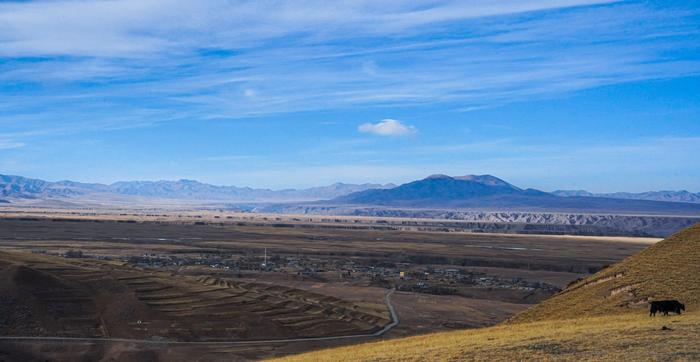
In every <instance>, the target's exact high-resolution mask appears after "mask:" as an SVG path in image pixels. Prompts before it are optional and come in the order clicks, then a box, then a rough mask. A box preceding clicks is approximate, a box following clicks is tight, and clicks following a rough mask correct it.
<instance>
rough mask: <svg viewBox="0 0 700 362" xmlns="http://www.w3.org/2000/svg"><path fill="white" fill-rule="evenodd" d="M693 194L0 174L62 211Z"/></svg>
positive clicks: (572, 207) (607, 199)
mask: <svg viewBox="0 0 700 362" xmlns="http://www.w3.org/2000/svg"><path fill="white" fill-rule="evenodd" d="M697 197H698V195H696V194H692V193H689V192H686V191H679V192H671V191H659V192H648V193H643V194H630V193H615V194H597V195H596V194H590V193H586V192H585V191H556V192H554V193H547V192H543V191H540V190H535V189H522V188H519V187H517V186H514V185H512V184H510V183H508V182H506V181H504V180H502V179H500V178H498V177H494V176H491V175H467V176H457V177H451V176H447V175H432V176H429V177H427V178H425V179H422V180H417V181H413V182H409V183H406V184H403V185H400V186H396V185H393V184H386V185H380V184H369V183H368V184H345V183H335V184H332V185H329V186H322V187H313V188H308V189H301V190H296V189H285V190H270V189H255V188H250V187H236V186H216V185H210V184H206V183H202V182H198V181H193V180H178V181H122V182H115V183H113V184H110V185H105V184H96V183H81V182H74V181H58V182H49V181H44V180H38V179H31V178H25V177H21V176H6V175H0V200H3V201H5V202H4V203H7V201H10V202H12V203H17V202H19V203H27V202H30V203H34V201H33V200H37V201H41V202H42V205H49V206H56V205H58V206H60V205H64V206H65V207H70V206H71V205H86V204H92V203H99V204H109V203H113V202H118V203H123V204H124V203H125V204H139V203H140V204H150V203H151V202H152V200H156V199H158V200H175V201H178V202H179V201H183V202H185V201H186V202H188V203H195V204H196V203H219V204H221V203H224V204H229V203H230V204H236V205H239V206H240V205H243V204H245V203H286V204H288V205H293V203H296V204H295V205H312V207H315V208H318V207H324V206H323V205H330V206H331V207H337V206H338V205H345V206H352V205H357V206H359V207H366V206H368V205H371V206H381V207H390V208H404V209H411V208H413V209H415V208H423V209H426V208H431V209H482V210H496V211H498V210H504V211H505V210H507V211H524V212H525V211H527V212H530V211H532V212H539V211H564V212H574V211H576V212H596V213H602V212H616V213H645V214H674V215H675V214H678V215H700V203H698V202H697V200H698V199H697ZM641 198H645V199H641ZM681 201H682V202H681ZM0 202H2V201H0ZM304 203H306V204H304Z"/></svg>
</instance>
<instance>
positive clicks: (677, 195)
mask: <svg viewBox="0 0 700 362" xmlns="http://www.w3.org/2000/svg"><path fill="white" fill-rule="evenodd" d="M552 194H553V195H556V196H563V197H571V196H588V197H605V198H610V199H625V200H648V201H670V202H691V203H700V193H696V194H694V193H692V192H689V191H686V190H682V191H647V192H640V193H632V192H613V193H603V194H594V193H591V192H588V191H585V190H556V191H552Z"/></svg>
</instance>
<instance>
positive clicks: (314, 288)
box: [0, 210, 656, 360]
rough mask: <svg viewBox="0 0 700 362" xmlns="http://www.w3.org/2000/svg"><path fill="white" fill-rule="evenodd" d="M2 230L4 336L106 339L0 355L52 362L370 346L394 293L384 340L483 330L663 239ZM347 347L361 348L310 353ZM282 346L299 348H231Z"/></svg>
mask: <svg viewBox="0 0 700 362" xmlns="http://www.w3.org/2000/svg"><path fill="white" fill-rule="evenodd" d="M394 222H396V220H394ZM0 230H2V233H1V234H0V264H1V267H2V269H3V271H2V275H3V280H2V284H1V286H2V289H3V290H2V292H3V294H4V295H5V296H6V297H4V300H3V303H2V304H0V306H2V309H3V315H4V319H3V321H2V323H3V330H4V331H5V332H4V333H3V334H4V335H5V336H17V337H70V338H73V337H79V338H82V337H87V338H107V339H108V340H103V341H100V342H98V341H96V340H92V341H86V340H80V341H77V340H76V341H73V342H71V341H69V340H60V341H49V340H31V339H28V340H5V341H3V342H2V343H3V348H2V349H3V350H4V351H7V352H6V353H8V356H11V357H17V356H25V355H28V356H34V357H37V358H49V359H58V360H60V359H62V358H65V357H66V356H67V354H66V353H67V351H73V352H77V351H80V353H84V354H85V356H87V357H88V358H90V359H100V358H116V359H120V358H129V359H135V360H139V359H143V360H148V359H152V357H153V358H155V357H158V358H166V359H173V358H175V357H174V356H175V355H174V354H171V353H173V351H176V350H177V351H179V352H178V353H179V354H178V356H180V357H177V358H181V359H182V360H186V359H187V358H192V357H193V356H196V357H197V358H198V359H200V360H219V359H227V360H230V359H235V358H239V359H257V358H263V357H272V356H279V355H285V354H288V353H298V352H303V351H308V350H314V349H318V348H325V347H330V346H340V345H347V344H350V343H357V342H362V341H368V340H372V339H375V338H378V337H369V336H365V335H367V334H372V333H376V332H377V331H379V330H381V329H382V328H383V327H384V326H387V325H388V324H389V323H390V319H391V318H390V313H389V311H388V309H387V304H386V300H385V297H386V295H387V293H388V292H389V291H390V290H392V289H395V290H396V291H395V292H394V293H393V294H392V295H391V303H392V305H393V307H394V308H395V310H396V312H397V314H398V317H399V319H400V323H399V324H398V325H397V326H395V327H394V328H392V329H391V330H389V331H388V332H386V333H385V334H383V335H382V336H381V338H395V337H403V336H412V335H416V334H424V333H433V332H439V331H448V330H454V329H464V328H475V327H484V326H490V325H494V324H496V323H499V322H501V321H503V320H505V319H506V318H508V317H510V316H512V315H514V314H516V313H518V312H521V311H523V310H525V309H527V308H528V307H530V306H531V305H533V304H535V303H538V302H540V301H542V300H544V299H546V298H548V297H550V296H551V295H553V294H555V293H557V292H558V291H559V290H560V289H562V288H564V287H566V285H568V284H569V283H570V282H572V281H575V280H577V279H579V278H582V277H585V276H586V275H588V274H590V273H594V272H596V271H598V270H601V269H603V268H605V267H606V266H608V265H610V264H613V263H615V262H617V261H620V260H622V259H623V258H625V257H627V256H629V255H632V254H634V253H636V252H638V251H640V250H642V249H643V248H645V247H647V246H648V245H649V244H651V243H653V242H655V241H656V240H654V239H642V238H639V239H637V238H614V237H611V238H606V237H583V236H576V237H571V236H565V235H561V236H558V235H546V236H542V235H518V234H485V233H468V232H462V231H436V229H434V228H428V230H427V231H426V230H418V229H417V228H407V229H398V230H397V229H396V228H391V227H387V226H386V224H385V223H382V222H381V220H377V219H363V218H344V219H341V220H336V219H335V218H330V219H328V218H324V219H322V220H321V219H313V218H309V219H302V218H300V217H292V216H289V215H285V216H276V215H252V214H243V215H240V214H227V213H216V212H201V213H197V212H186V213H184V212H183V213H147V212H141V213H124V212H109V213H92V212H91V213H86V212H75V211H72V212H70V213H68V212H55V211H52V212H51V213H46V212H45V211H41V210H39V211H37V210H30V211H27V212H12V213H5V214H4V215H3V216H2V218H0ZM19 306H22V307H19ZM342 336H357V338H355V337H352V338H346V339H329V340H312V339H307V340H304V338H317V337H321V338H325V337H342ZM119 339H128V340H136V341H120V340H119ZM286 339H298V340H297V341H293V342H291V341H290V342H282V341H280V342H275V341H272V342H271V343H262V344H256V343H253V344H235V343H231V344H226V342H244V343H248V342H251V341H253V342H254V341H261V340H263V341H265V340H286ZM153 341H156V342H159V343H160V342H162V343H164V344H153V343H148V342H153ZM180 342H186V343H185V344H177V343H180ZM190 342H196V343H199V344H194V345H190V344H187V343H190ZM168 343H174V344H173V345H168ZM207 343H213V344H207ZM166 346H168V347H167V348H166ZM154 356H155V357H154Z"/></svg>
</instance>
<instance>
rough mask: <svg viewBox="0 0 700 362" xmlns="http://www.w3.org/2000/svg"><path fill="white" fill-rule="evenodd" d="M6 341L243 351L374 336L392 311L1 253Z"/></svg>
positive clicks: (282, 290)
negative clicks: (197, 345)
mask: <svg viewBox="0 0 700 362" xmlns="http://www.w3.org/2000/svg"><path fill="white" fill-rule="evenodd" d="M0 268H1V269H2V270H1V276H0V293H1V294H2V299H0V315H2V319H0V323H2V326H3V331H7V332H4V333H3V334H4V335H23V336H69V337H118V338H138V339H167V340H178V341H224V340H225V341H233V340H255V339H277V338H280V339H281V338H298V337H316V336H328V335H349V334H358V333H369V332H374V331H376V330H379V329H381V328H382V327H383V326H384V325H385V324H386V323H388V322H389V316H388V314H387V312H386V311H379V310H370V309H368V308H363V307H360V306H356V305H353V304H352V303H349V302H345V301H343V300H340V299H337V298H334V297H328V296H324V295H320V294H314V293H310V292H306V291H301V290H296V289H293V288H287V287H282V286H272V285H267V284H255V283H240V282H235V281H233V280H225V279H215V278H210V277H200V278H194V277H183V276H177V277H176V276H172V275H170V274H167V273H156V272H144V271H142V270H139V269H136V268H130V267H127V266H123V265H120V264H118V263H110V262H104V261H98V260H79V261H78V260H76V261H73V260H70V259H63V258H57V257H51V256H46V255H34V254H27V253H18V252H2V253H0Z"/></svg>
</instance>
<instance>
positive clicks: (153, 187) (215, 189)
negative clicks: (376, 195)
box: [0, 175, 395, 201]
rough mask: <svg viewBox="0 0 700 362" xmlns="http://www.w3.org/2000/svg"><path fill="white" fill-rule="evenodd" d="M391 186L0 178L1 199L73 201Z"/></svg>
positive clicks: (264, 197)
mask: <svg viewBox="0 0 700 362" xmlns="http://www.w3.org/2000/svg"><path fill="white" fill-rule="evenodd" d="M394 186H395V185H393V184H387V185H381V184H371V183H365V184H346V183H335V184H332V185H328V186H320V187H312V188H308V189H299V190H297V189H285V190H271V189H254V188H250V187H236V186H217V185H210V184H206V183H202V182H199V181H194V180H178V181H165V180H161V181H119V182H115V183H113V184H110V185H104V184H96V183H81V182H75V181H57V182H49V181H44V180H39V179H31V178H26V177H22V176H8V175H0V196H2V197H4V198H20V199H43V198H73V197H80V196H86V195H99V194H102V195H110V194H114V195H122V196H140V197H150V198H166V199H190V200H191V199H194V200H226V201H313V200H322V199H330V198H335V197H338V196H342V195H346V194H349V193H352V192H358V191H363V190H367V189H374V188H384V187H394Z"/></svg>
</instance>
